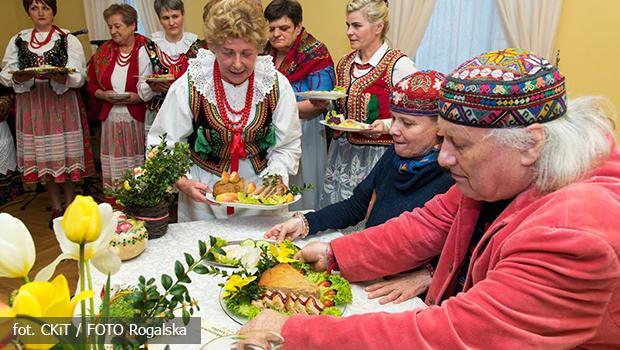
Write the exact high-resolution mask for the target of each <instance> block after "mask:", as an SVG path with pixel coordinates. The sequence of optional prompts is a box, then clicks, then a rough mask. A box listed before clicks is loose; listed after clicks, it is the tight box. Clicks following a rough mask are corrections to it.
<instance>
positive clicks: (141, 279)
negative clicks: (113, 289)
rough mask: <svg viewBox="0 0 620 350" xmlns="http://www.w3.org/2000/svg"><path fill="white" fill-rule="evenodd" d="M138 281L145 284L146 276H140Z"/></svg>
mask: <svg viewBox="0 0 620 350" xmlns="http://www.w3.org/2000/svg"><path fill="white" fill-rule="evenodd" d="M138 282H140V284H145V283H146V280H145V279H144V276H142V275H140V277H138Z"/></svg>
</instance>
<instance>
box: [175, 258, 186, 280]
mask: <svg viewBox="0 0 620 350" xmlns="http://www.w3.org/2000/svg"><path fill="white" fill-rule="evenodd" d="M184 273H185V268H183V264H181V262H180V261H178V260H177V261H175V262H174V274H175V275H176V276H177V278H181V277H183V274H184Z"/></svg>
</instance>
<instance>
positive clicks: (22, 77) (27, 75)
mask: <svg viewBox="0 0 620 350" xmlns="http://www.w3.org/2000/svg"><path fill="white" fill-rule="evenodd" d="M32 78H34V72H33V71H25V70H18V71H17V72H15V73H13V81H14V82H16V83H18V84H21V83H23V82H25V81H28V80H30V79H32Z"/></svg>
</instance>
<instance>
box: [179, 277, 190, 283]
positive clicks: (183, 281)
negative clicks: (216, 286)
mask: <svg viewBox="0 0 620 350" xmlns="http://www.w3.org/2000/svg"><path fill="white" fill-rule="evenodd" d="M179 282H182V283H192V280H191V279H189V276H187V275H185V276H183V277H181V278H179Z"/></svg>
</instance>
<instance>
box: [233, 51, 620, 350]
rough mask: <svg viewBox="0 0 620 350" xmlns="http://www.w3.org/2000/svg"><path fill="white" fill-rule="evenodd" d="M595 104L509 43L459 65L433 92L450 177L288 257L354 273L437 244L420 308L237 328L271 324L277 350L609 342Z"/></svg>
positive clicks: (616, 294) (608, 265) (608, 149)
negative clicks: (391, 214) (419, 203)
mask: <svg viewBox="0 0 620 350" xmlns="http://www.w3.org/2000/svg"><path fill="white" fill-rule="evenodd" d="M600 100H601V99H600V98H594V97H582V98H579V99H575V100H572V101H569V102H568V104H567V103H566V91H565V84H564V77H563V76H562V75H561V74H560V73H559V72H558V70H557V69H556V68H554V67H552V66H551V65H550V64H549V63H548V62H547V61H546V60H545V59H543V58H540V57H538V56H536V55H534V54H532V53H529V52H525V51H522V50H519V49H506V50H500V51H494V52H489V53H486V54H483V55H481V56H478V57H476V58H474V59H472V60H469V61H467V62H465V63H464V64H463V65H461V66H460V67H459V68H457V70H456V71H455V72H454V73H453V74H451V75H450V76H448V77H447V78H446V81H445V82H444V84H443V85H442V87H441V93H440V100H439V115H440V117H441V118H440V119H439V129H440V135H443V143H442V146H441V151H440V152H439V159H438V160H439V164H441V165H442V166H445V167H447V168H449V169H450V172H451V173H452V176H453V178H454V179H455V180H456V185H455V186H453V187H452V188H450V190H448V192H446V193H445V194H440V195H437V196H436V197H435V198H433V199H432V200H430V201H429V202H427V203H426V204H425V205H424V207H423V208H419V209H415V210H413V211H412V212H407V213H404V214H402V215H401V216H399V217H398V218H395V219H393V220H389V221H387V222H386V223H385V224H383V225H381V226H376V227H372V228H369V229H366V230H364V231H362V232H360V233H358V234H354V235H348V236H345V237H342V238H338V239H336V240H333V241H331V242H330V243H321V242H313V243H310V244H308V245H306V246H305V247H304V248H303V249H302V250H301V252H300V253H299V254H298V256H297V257H298V258H300V259H301V260H302V261H305V262H307V263H311V264H313V266H314V267H315V268H316V269H320V270H323V269H325V268H326V266H325V265H326V261H327V262H328V266H332V265H334V264H335V265H336V266H337V267H338V268H339V269H340V273H341V274H342V276H344V277H346V278H347V279H348V280H349V281H352V282H356V281H364V280H372V279H375V278H377V277H380V276H384V275H387V274H393V273H395V272H399V271H403V270H407V269H411V268H414V267H416V266H419V265H420V264H422V263H423V262H424V261H426V260H427V259H428V258H429V257H431V256H434V255H436V254H439V253H440V252H441V255H440V258H439V263H438V265H437V269H436V270H435V275H434V277H433V281H432V283H431V285H430V287H429V290H428V294H427V296H426V303H427V304H429V305H431V306H430V307H429V308H427V309H424V310H409V311H406V312H402V313H395V314H390V313H376V314H365V315H355V316H352V317H349V318H346V317H345V318H334V317H328V316H318V317H312V316H293V317H290V318H287V317H286V316H282V315H280V314H277V313H275V312H263V313H262V314H259V315H258V316H257V317H256V318H255V319H253V320H252V321H250V322H249V323H247V324H246V325H245V326H244V327H243V331H251V330H252V329H263V330H265V329H267V330H270V331H275V332H278V333H279V334H281V335H282V336H283V337H284V339H285V346H284V349H302V350H303V349H338V350H345V349H543V350H544V349H618V348H620V337H619V336H618V335H619V334H620V324H619V323H618V321H619V320H620V239H618V216H619V215H620V150H619V149H618V147H617V146H616V140H614V132H613V121H612V120H610V116H612V114H609V112H608V111H606V110H605V109H604V108H602V106H601V104H600V102H601V101H600ZM403 311H405V310H403Z"/></svg>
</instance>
